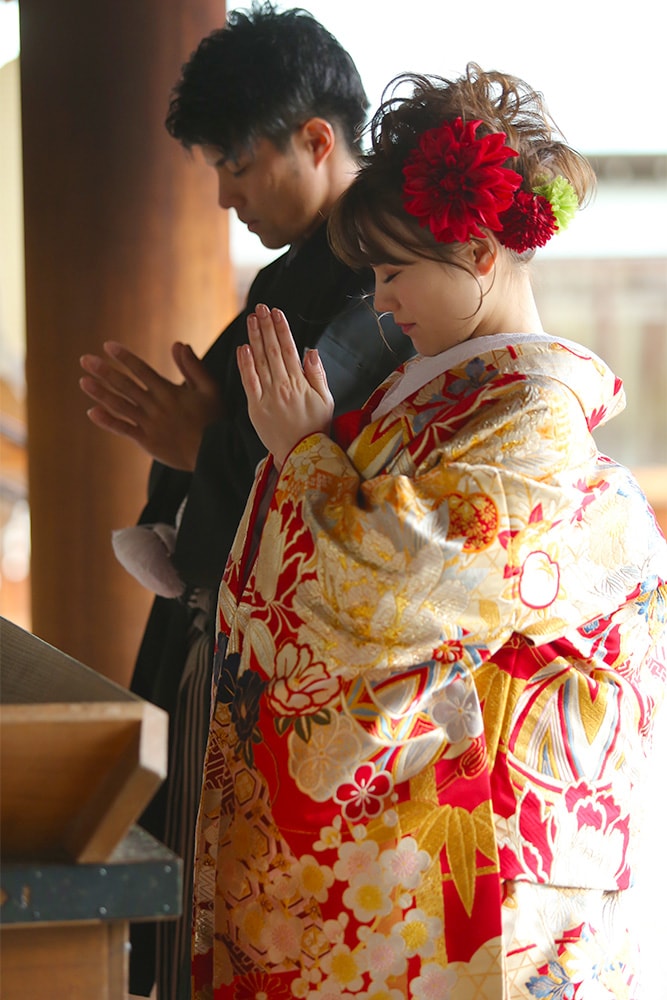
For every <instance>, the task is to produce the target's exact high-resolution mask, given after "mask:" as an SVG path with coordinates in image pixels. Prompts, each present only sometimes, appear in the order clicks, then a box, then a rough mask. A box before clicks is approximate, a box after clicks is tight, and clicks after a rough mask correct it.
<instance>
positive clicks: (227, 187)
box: [218, 177, 242, 210]
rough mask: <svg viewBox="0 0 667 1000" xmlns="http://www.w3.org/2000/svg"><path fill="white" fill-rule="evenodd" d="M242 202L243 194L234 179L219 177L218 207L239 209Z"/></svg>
mask: <svg viewBox="0 0 667 1000" xmlns="http://www.w3.org/2000/svg"><path fill="white" fill-rule="evenodd" d="M241 201H242V198H241V193H240V191H239V189H238V187H237V185H236V184H234V183H233V179H231V180H230V179H228V178H223V177H218V205H219V206H220V208H224V209H227V210H229V209H230V208H236V209H238V207H239V205H240V204H241Z"/></svg>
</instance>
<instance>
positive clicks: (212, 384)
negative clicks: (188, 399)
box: [171, 341, 218, 395]
mask: <svg viewBox="0 0 667 1000" xmlns="http://www.w3.org/2000/svg"><path fill="white" fill-rule="evenodd" d="M171 355H172V357H173V359H174V362H175V363H176V367H177V368H178V370H179V371H180V373H181V375H182V376H183V378H184V379H185V382H186V384H187V385H188V386H189V387H190V388H191V389H198V390H199V391H200V392H204V393H206V394H207V395H211V394H213V393H215V394H216V395H217V391H218V387H217V383H216V381H215V379H214V378H212V377H211V375H209V373H208V371H207V370H206V368H205V366H204V364H203V363H202V361H201V359H200V358H198V357H197V355H196V354H195V352H194V351H193V350H192V348H191V347H190V345H189V344H182V343H180V342H179V341H177V342H176V343H175V344H173V345H172V348H171Z"/></svg>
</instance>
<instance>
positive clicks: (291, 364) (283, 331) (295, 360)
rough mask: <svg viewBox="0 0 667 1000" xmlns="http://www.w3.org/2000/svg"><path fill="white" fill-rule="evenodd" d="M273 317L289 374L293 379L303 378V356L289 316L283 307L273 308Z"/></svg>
mask: <svg viewBox="0 0 667 1000" xmlns="http://www.w3.org/2000/svg"><path fill="white" fill-rule="evenodd" d="M271 318H272V320H273V325H274V328H275V332H276V338H277V341H278V344H279V345H280V350H281V354H282V359H283V364H284V367H285V370H286V371H287V374H288V375H289V376H290V378H293V379H297V380H298V379H301V378H303V365H302V364H301V358H300V357H299V352H298V351H297V348H296V344H295V342H294V337H293V336H292V331H291V330H290V327H289V323H288V322H287V317H286V316H285V314H284V312H283V311H282V309H272V310H271ZM318 357H319V355H318Z"/></svg>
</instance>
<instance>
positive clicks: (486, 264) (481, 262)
mask: <svg viewBox="0 0 667 1000" xmlns="http://www.w3.org/2000/svg"><path fill="white" fill-rule="evenodd" d="M496 253H497V248H496V246H495V244H494V243H492V242H491V241H489V240H479V242H475V243H473V260H474V264H475V269H476V271H477V273H478V274H479V276H480V277H482V278H483V277H485V276H486V275H487V274H489V273H490V272H491V271H492V270H493V267H494V265H495V263H496Z"/></svg>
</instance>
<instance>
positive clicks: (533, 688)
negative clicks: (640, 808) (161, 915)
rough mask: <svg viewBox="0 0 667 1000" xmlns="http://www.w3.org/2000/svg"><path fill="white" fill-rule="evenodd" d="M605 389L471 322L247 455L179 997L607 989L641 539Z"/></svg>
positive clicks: (655, 648)
mask: <svg viewBox="0 0 667 1000" xmlns="http://www.w3.org/2000/svg"><path fill="white" fill-rule="evenodd" d="M622 406H623V393H622V388H621V385H620V383H619V381H618V380H616V379H615V378H614V376H613V375H612V373H611V372H610V371H609V370H608V369H607V368H606V366H605V365H604V364H603V363H602V362H601V361H600V360H599V359H598V358H596V357H595V356H594V355H591V354H590V353H589V352H588V351H587V350H586V349H584V348H582V347H579V346H578V345H576V344H573V343H569V342H566V341H560V342H559V341H555V340H553V339H551V338H549V337H546V336H542V335H540V336H534V337H533V336H495V337H487V338H480V339H479V340H473V341H469V342H466V343H465V344H462V345H459V346H458V347H455V348H452V349H451V350H450V351H447V352H445V353H444V354H442V355H439V356H438V357H437V358H419V359H417V360H416V361H414V362H411V363H408V364H407V365H406V366H404V367H403V368H401V369H399V371H398V372H397V373H395V374H394V375H393V376H392V377H391V378H390V379H389V381H388V382H387V383H385V384H384V385H383V386H381V387H380V389H378V390H377V391H376V393H375V394H374V395H373V397H372V398H371V400H370V401H369V403H368V404H367V406H366V407H365V408H364V410H363V411H361V412H360V413H356V414H351V415H348V417H347V418H343V419H342V420H340V421H339V422H338V424H337V426H336V428H335V430H334V440H331V439H330V438H328V437H325V436H324V435H322V434H313V435H311V436H309V437H307V438H306V439H305V440H303V441H301V442H300V444H299V445H298V446H297V447H296V448H295V449H294V451H293V452H292V453H291V454H290V456H289V457H288V459H287V460H286V462H285V464H284V466H283V469H282V471H281V472H280V475H279V476H278V475H276V472H275V470H274V469H273V468H272V466H271V465H270V463H264V465H263V467H261V468H260V471H259V473H258V477H257V480H256V483H255V487H254V490H253V493H252V495H251V497H250V500H249V502H248V506H247V509H246V512H245V515H244V519H243V522H242V524H241V526H240V528H239V531H238V534H237V536H236V540H235V543H234V547H233V550H232V553H231V556H230V559H229V562H228V565H227V569H226V572H225V576H224V579H223V581H222V585H221V588H220V597H219V627H220V637H219V640H218V641H219V649H218V655H217V660H216V669H215V678H214V685H215V689H214V707H213V715H212V721H211V729H210V736H209V741H208V749H207V756H206V764H205V772H204V782H203V790H202V798H201V804H200V815H199V824H198V832H197V857H196V875H195V912H194V959H193V970H194V971H193V975H194V998H195V1000H218V998H230V1000H256V998H267V1000H269V998H270V1000H289V998H292V997H296V998H304V1000H407V998H414V1000H447V998H451V1000H472V998H485V1000H501V998H502V1000H509V998H518V997H522V998H524V997H525V998H530V997H540V998H547V1000H561V998H564V1000H574V998H583V1000H603V998H615V1000H616V998H623V997H625V998H627V1000H634V998H635V997H636V995H637V994H636V990H637V982H636V969H635V966H634V957H635V956H634V953H633V951H634V949H633V947H632V941H631V939H630V937H629V935H628V934H627V932H626V929H625V928H626V924H625V923H624V915H623V912H622V906H621V903H622V901H623V897H624V893H623V890H625V889H626V888H627V887H628V886H629V884H630V880H631V847H632V841H633V832H635V831H634V830H633V825H634V824H635V823H636V810H635V808H634V803H635V795H636V784H637V776H638V773H639V772H640V771H641V769H642V765H643V762H644V757H645V753H646V750H647V747H648V744H649V742H650V730H651V723H652V716H653V713H654V709H655V707H656V704H657V701H658V700H659V698H660V696H661V690H662V688H663V686H664V679H665V662H666V654H665V603H666V598H667V588H666V586H665V579H666V577H667V547H666V546H665V541H664V539H663V538H662V536H661V534H660V532H659V530H658V528H657V526H656V523H655V519H654V517H653V514H652V512H651V510H650V508H649V507H648V505H647V503H646V500H645V498H644V497H643V495H642V494H641V492H640V490H639V488H638V486H637V485H636V483H635V482H634V480H633V479H632V477H631V476H630V474H629V473H628V472H627V470H626V469H624V468H623V467H621V466H619V465H617V464H615V463H614V462H613V461H611V460H609V459H608V458H605V457H603V456H601V455H600V454H599V453H598V452H597V450H596V447H595V444H594V442H593V439H592V437H591V430H592V428H594V427H595V426H597V425H598V424H600V423H601V422H603V421H604V420H606V419H608V418H609V417H610V416H613V415H614V414H615V413H616V412H618V410H620V409H621V408H622ZM337 442H338V443H337Z"/></svg>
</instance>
